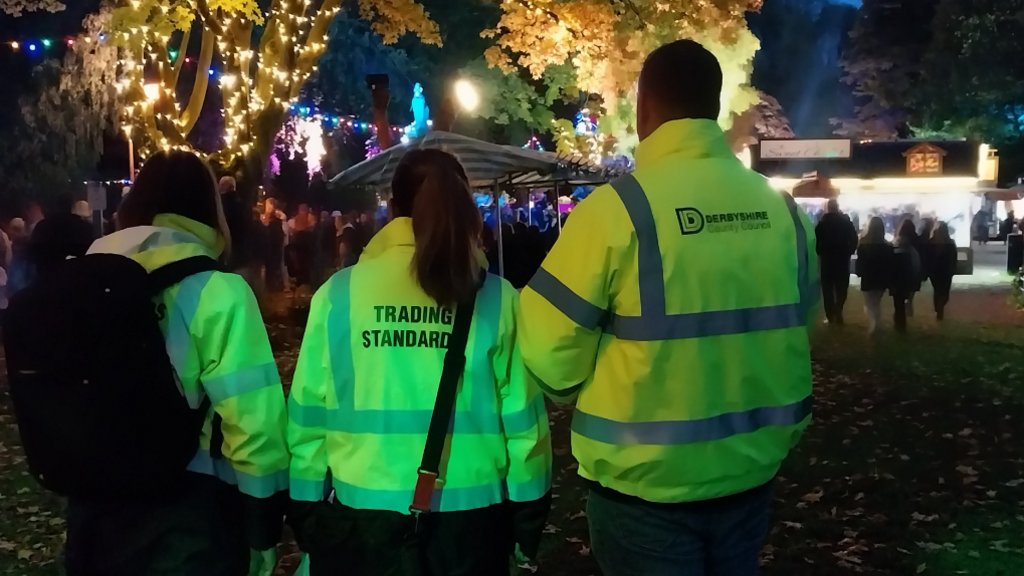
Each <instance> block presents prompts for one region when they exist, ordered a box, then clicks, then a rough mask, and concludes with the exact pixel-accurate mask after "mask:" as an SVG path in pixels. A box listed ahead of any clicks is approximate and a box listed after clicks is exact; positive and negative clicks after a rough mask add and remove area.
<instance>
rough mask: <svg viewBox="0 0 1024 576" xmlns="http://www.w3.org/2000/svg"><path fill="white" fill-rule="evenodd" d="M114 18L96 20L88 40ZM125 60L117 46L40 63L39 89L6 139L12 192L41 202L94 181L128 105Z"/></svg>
mask: <svg viewBox="0 0 1024 576" xmlns="http://www.w3.org/2000/svg"><path fill="white" fill-rule="evenodd" d="M110 15H111V13H110V11H109V10H101V11H100V12H99V13H96V14H92V15H90V16H88V17H87V18H86V19H85V21H84V22H83V28H84V30H85V32H84V36H89V37H95V36H96V35H98V34H99V33H100V32H102V31H103V30H105V29H106V28H107V26H108V25H109V22H110ZM117 61H118V50H117V48H116V47H114V46H111V45H109V44H103V43H98V42H91V43H86V42H78V43H76V44H75V45H74V46H73V47H71V48H69V49H68V51H67V52H66V53H65V56H64V59H63V61H55V60H48V61H44V62H43V64H42V65H40V67H39V68H38V69H37V70H36V72H35V74H34V76H33V89H32V90H30V92H29V93H28V94H27V95H25V96H23V97H22V98H21V101H20V112H21V114H20V118H19V121H18V122H17V124H16V125H15V126H14V127H13V128H12V129H11V131H10V133H9V136H8V137H6V138H4V139H3V152H0V181H3V186H4V188H5V190H6V192H7V193H9V194H11V195H13V196H15V197H19V198H25V197H37V198H38V197H40V196H46V195H52V194H54V193H60V192H67V191H70V190H74V189H76V188H77V187H79V186H80V184H81V182H82V181H83V180H85V179H88V178H91V177H93V176H94V170H95V167H96V164H97V162H98V161H99V159H100V156H101V155H102V153H103V148H104V138H105V136H108V135H110V133H111V132H112V130H113V129H114V128H115V123H116V121H117V114H118V110H119V107H120V104H121V102H120V97H119V95H118V93H117V91H116V90H114V88H113V85H114V83H115V82H116V80H117Z"/></svg>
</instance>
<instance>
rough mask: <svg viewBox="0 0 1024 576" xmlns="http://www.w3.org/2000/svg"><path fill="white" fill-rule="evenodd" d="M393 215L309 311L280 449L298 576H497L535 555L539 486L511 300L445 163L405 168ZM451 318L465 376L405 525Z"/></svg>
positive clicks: (537, 449) (464, 186) (463, 185)
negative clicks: (429, 491) (423, 493)
mask: <svg viewBox="0 0 1024 576" xmlns="http://www.w3.org/2000/svg"><path fill="white" fill-rule="evenodd" d="M390 213H391V217H392V220H391V222H390V223H388V225H387V226H385V227H384V228H383V229H382V230H381V231H380V232H379V233H377V235H376V236H375V237H374V238H373V240H372V241H371V242H370V244H369V245H368V246H367V247H366V249H365V251H364V252H363V254H362V257H361V258H360V260H359V263H358V264H356V265H355V266H352V267H350V268H346V269H344V270H342V271H340V272H338V273H337V274H336V275H335V276H334V277H333V278H331V280H330V281H328V283H327V284H326V285H324V287H323V288H322V289H321V290H320V291H319V292H318V293H317V294H316V296H315V297H314V298H313V303H312V308H311V311H310V318H309V324H308V326H307V329H306V335H305V338H304V340H303V343H302V350H301V352H300V354H299V361H298V365H297V368H296V372H295V379H294V383H293V387H292V392H291V397H290V400H289V413H290V423H289V428H288V441H289V446H290V448H291V453H292V462H291V496H292V499H293V510H292V514H291V518H290V521H291V524H292V525H293V526H294V527H295V530H296V535H297V538H298V540H299V545H300V547H301V548H302V550H303V552H305V553H307V554H308V556H307V557H305V558H304V561H303V567H302V570H303V571H308V572H309V573H311V574H313V575H314V576H316V575H319V574H340V573H344V574H348V575H353V576H360V575H367V576H371V575H372V576H377V575H381V574H389V575H391V574H393V575H405V574H408V575H422V576H463V575H465V576H492V575H493V576H506V575H507V574H509V565H510V564H509V559H510V556H511V555H512V554H513V553H514V552H518V553H519V554H520V555H525V556H527V557H534V556H535V555H536V552H537V547H538V545H539V540H540V535H541V532H542V530H543V527H544V524H545V520H546V517H547V512H548V507H549V504H550V486H551V446H550V435H549V431H548V418H547V413H546V411H545V408H544V401H543V397H542V395H541V392H540V390H539V388H538V386H537V384H536V383H535V382H534V381H533V380H532V379H531V378H530V377H529V376H528V375H527V373H526V370H525V369H524V367H523V363H522V359H521V357H520V354H519V348H518V345H517V342H516V331H515V317H516V312H517V308H518V294H517V293H516V291H515V290H514V289H513V288H512V286H511V285H510V284H509V283H508V282H506V281H504V280H503V279H501V278H498V277H497V276H493V275H489V274H487V273H486V272H485V270H486V268H487V259H486V257H485V256H484V253H483V250H482V247H481V245H480V236H481V230H482V226H483V223H482V221H481V218H480V214H479V212H478V211H477V209H476V204H475V202H474V200H473V197H472V194H471V190H470V187H469V182H468V178H467V177H466V172H465V170H464V169H463V167H462V166H461V165H460V164H459V162H458V160H456V159H455V157H454V156H452V155H450V154H448V153H446V152H442V151H439V150H416V151H412V152H409V153H408V154H406V156H405V157H404V158H403V160H402V162H401V163H400V164H399V166H398V168H397V169H396V171H395V176H394V180H393V182H392V198H391V203H390ZM460 303H461V304H462V305H461V306H460ZM468 303H472V304H473V306H472V308H469V306H468ZM460 308H462V309H464V310H467V311H468V310H472V312H473V313H472V316H471V318H469V317H468V316H466V317H465V318H464V319H469V320H470V323H469V325H468V326H469V329H468V338H467V340H466V347H465V366H464V368H463V369H462V375H461V378H460V381H459V384H458V387H457V389H456V394H455V401H454V411H453V412H452V417H451V424H450V426H449V428H448V434H447V437H446V438H444V450H443V453H442V455H441V461H440V468H439V474H438V475H437V477H436V481H434V482H433V488H434V491H433V496H432V498H430V499H429V509H428V510H426V511H424V512H417V513H416V514H415V515H413V514H412V513H411V512H410V509H411V507H412V506H413V499H414V498H413V496H414V492H416V493H417V495H419V494H420V492H418V491H417V490H416V489H417V480H418V479H420V478H423V477H427V478H428V480H429V478H430V476H429V475H426V476H425V475H424V474H419V472H420V464H421V459H422V460H424V461H426V459H425V458H424V448H425V446H426V444H427V430H428V428H429V426H430V421H431V417H432V416H433V413H434V410H435V403H436V402H437V398H438V391H439V388H440V385H439V383H440V380H441V373H442V367H443V365H444V363H445V354H446V352H447V348H448V347H449V344H450V343H451V344H452V345H453V350H452V351H453V353H457V352H459V351H460V350H459V345H458V343H457V341H458V340H459V338H458V337H456V336H453V332H454V331H455V330H456V328H454V326H455V325H456V324H457V322H456V319H457V318H459V310H460ZM456 355H457V354H456ZM438 404H439V407H440V405H443V404H444V403H443V402H438ZM442 433H443V430H442ZM440 436H443V434H441V435H440ZM440 436H439V437H440ZM427 483H428V484H429V483H430V482H429V481H428V482H427ZM421 484H423V482H422V481H421ZM418 502H419V500H418ZM422 504H423V503H422V502H420V505H418V506H417V507H418V508H420V509H422V508H423V507H424V506H423V505H422Z"/></svg>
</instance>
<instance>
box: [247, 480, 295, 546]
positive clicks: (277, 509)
mask: <svg viewBox="0 0 1024 576" xmlns="http://www.w3.org/2000/svg"><path fill="white" fill-rule="evenodd" d="M287 508H288V493H287V492H279V493H277V494H274V495H273V496H270V497H269V498H254V497H252V496H249V495H247V494H242V521H243V522H244V524H243V526H244V529H245V539H246V542H248V544H249V547H250V548H252V549H253V550H259V551H263V550H269V549H271V548H273V547H275V546H277V544H278V542H280V541H281V529H282V526H283V525H284V515H285V511H286V510H287Z"/></svg>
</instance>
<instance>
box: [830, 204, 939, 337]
mask: <svg viewBox="0 0 1024 576" xmlns="http://www.w3.org/2000/svg"><path fill="white" fill-rule="evenodd" d="M885 230H886V228H885V222H884V221H883V220H882V218H880V217H877V216H876V217H873V218H871V220H870V221H869V222H868V225H867V229H866V230H865V231H864V233H863V235H861V236H859V237H858V234H857V229H856V227H855V225H854V224H853V222H852V221H851V220H850V218H848V217H847V216H846V215H845V214H843V213H842V212H841V211H840V209H839V203H838V201H836V200H830V201H829V202H828V207H827V210H826V214H825V215H824V216H822V218H821V220H820V221H819V222H818V225H817V227H816V229H815V232H816V236H817V241H818V242H817V250H818V257H819V260H820V267H821V285H822V296H823V303H824V307H825V316H826V318H827V321H828V322H829V323H831V324H834V325H841V324H843V307H844V305H845V303H846V296H847V293H848V291H849V286H850V273H851V260H852V259H853V256H854V255H856V265H855V267H854V271H855V272H856V274H857V276H859V277H860V281H861V285H860V289H861V291H862V292H863V293H864V309H865V312H866V313H867V318H868V332H869V333H870V334H872V335H874V334H877V333H878V328H879V326H880V324H881V315H882V308H881V306H882V300H883V298H884V297H885V294H886V292H888V293H889V294H890V296H891V297H892V300H893V308H894V310H895V312H894V317H893V322H894V325H895V328H896V331H897V332H901V333H903V332H906V331H907V319H908V318H912V317H913V316H914V297H915V295H916V294H917V293H918V292H920V291H921V287H922V285H923V283H924V282H931V284H932V289H933V292H934V296H933V307H934V311H935V316H936V318H937V319H938V320H939V321H942V320H944V319H945V310H946V305H947V304H948V303H949V295H950V290H951V288H952V283H953V276H955V275H956V271H957V258H958V256H957V246H956V242H955V241H954V240H953V238H952V237H951V235H950V231H949V226H948V225H947V224H946V223H944V222H936V221H934V220H931V219H925V220H924V221H923V222H922V224H921V228H920V230H918V228H917V227H916V226H915V224H914V219H913V217H912V216H907V217H905V218H904V219H903V220H902V221H901V222H900V224H899V226H898V227H897V228H896V234H895V238H894V239H893V241H892V242H889V241H888V240H887V239H886V233H885Z"/></svg>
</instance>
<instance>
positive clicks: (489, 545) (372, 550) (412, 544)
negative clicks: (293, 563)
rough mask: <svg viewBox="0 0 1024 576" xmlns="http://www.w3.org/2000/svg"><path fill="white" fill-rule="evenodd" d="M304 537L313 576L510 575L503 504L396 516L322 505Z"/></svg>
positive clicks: (508, 530)
mask: <svg viewBox="0 0 1024 576" xmlns="http://www.w3.org/2000/svg"><path fill="white" fill-rule="evenodd" d="M309 528H310V530H309V535H308V537H307V538H306V539H305V540H306V543H305V545H306V547H307V548H308V550H307V552H308V553H309V562H310V564H309V569H310V575H311V576H337V575H340V574H344V575H345V576H508V574H509V566H510V564H509V562H510V558H511V553H512V548H513V545H512V533H511V523H510V520H509V515H508V510H507V508H506V507H505V506H503V505H498V506H491V507H489V508H483V509H480V510H469V511H465V512H434V513H430V514H426V515H424V516H422V517H421V518H420V520H419V525H418V526H417V523H416V521H415V520H414V519H413V518H412V517H410V516H407V515H404V514H399V513H397V512H384V511H378V510H356V509H353V508H349V507H347V506H342V505H341V504H322V505H320V507H319V508H318V510H317V512H316V513H315V517H314V519H313V520H312V524H311V525H309Z"/></svg>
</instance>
